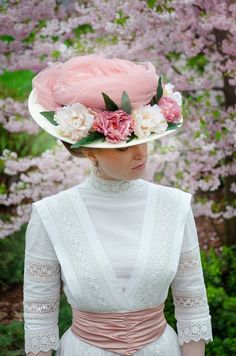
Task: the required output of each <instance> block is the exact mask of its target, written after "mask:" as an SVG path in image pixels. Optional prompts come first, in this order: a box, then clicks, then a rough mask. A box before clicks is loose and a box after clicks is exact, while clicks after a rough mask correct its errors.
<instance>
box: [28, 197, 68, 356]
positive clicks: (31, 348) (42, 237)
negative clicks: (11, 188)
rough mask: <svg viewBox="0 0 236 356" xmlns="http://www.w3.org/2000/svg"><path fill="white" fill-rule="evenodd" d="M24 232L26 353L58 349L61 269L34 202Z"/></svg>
mask: <svg viewBox="0 0 236 356" xmlns="http://www.w3.org/2000/svg"><path fill="white" fill-rule="evenodd" d="M32 207H33V209H32V213H31V217H30V220H29V223H28V226H27V229H26V235H25V242H26V246H25V263H24V285H23V292H24V297H23V307H24V331H25V352H26V353H28V352H33V353H34V354H36V353H38V352H40V351H44V352H46V351H49V350H52V349H53V350H57V348H58V346H59V330H58V314H59V303H60V284H61V279H60V275H61V273H60V272H61V269H60V264H59V262H58V259H57V256H56V254H55V251H54V248H53V245H52V243H51V241H50V239H49V237H48V234H47V232H46V230H45V228H44V226H43V223H42V221H41V219H40V217H39V215H38V213H37V209H36V207H35V206H34V204H32Z"/></svg>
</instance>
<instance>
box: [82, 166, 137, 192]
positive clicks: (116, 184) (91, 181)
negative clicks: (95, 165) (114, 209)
mask: <svg viewBox="0 0 236 356" xmlns="http://www.w3.org/2000/svg"><path fill="white" fill-rule="evenodd" d="M143 182H144V181H143V180H142V179H131V180H111V179H104V178H101V177H99V176H98V175H97V174H96V173H95V171H93V170H92V171H91V173H90V175H89V176H88V177H87V179H86V180H85V181H84V183H83V186H84V187H86V188H88V189H90V190H93V191H95V192H97V193H100V194H102V195H120V194H125V193H128V192H131V191H133V190H135V189H136V188H137V187H139V186H140V185H141V184H143Z"/></svg>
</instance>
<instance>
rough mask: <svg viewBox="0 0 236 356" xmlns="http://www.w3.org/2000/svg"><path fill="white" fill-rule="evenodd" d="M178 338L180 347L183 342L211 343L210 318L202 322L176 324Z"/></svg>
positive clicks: (179, 321) (179, 322)
mask: <svg viewBox="0 0 236 356" xmlns="http://www.w3.org/2000/svg"><path fill="white" fill-rule="evenodd" d="M177 328H178V338H179V343H180V345H183V343H184V342H186V343H187V342H190V341H196V342H197V341H199V340H201V339H203V340H205V342H206V343H208V342H210V341H213V337H212V328H211V317H208V318H207V319H204V320H196V321H186V320H185V321H181V320H178V322H177Z"/></svg>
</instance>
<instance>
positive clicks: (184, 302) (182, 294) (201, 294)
mask: <svg viewBox="0 0 236 356" xmlns="http://www.w3.org/2000/svg"><path fill="white" fill-rule="evenodd" d="M173 301H174V305H175V312H176V316H178V314H181V315H184V314H186V315H189V314H191V313H192V312H193V313H194V314H197V313H209V306H208V301H207V296H206V290H205V286H204V287H201V288H198V289H194V290H177V289H175V290H174V293H173Z"/></svg>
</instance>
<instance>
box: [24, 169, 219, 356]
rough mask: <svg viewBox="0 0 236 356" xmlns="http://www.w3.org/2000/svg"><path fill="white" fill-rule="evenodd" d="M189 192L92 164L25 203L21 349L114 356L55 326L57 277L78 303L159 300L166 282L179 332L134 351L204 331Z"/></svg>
mask: <svg viewBox="0 0 236 356" xmlns="http://www.w3.org/2000/svg"><path fill="white" fill-rule="evenodd" d="M190 201H191V194H189V193H186V192H183V191H181V190H180V189H176V188H170V187H165V186H161V185H156V184H154V183H151V182H147V181H145V180H143V179H136V180H131V181H115V180H112V181H110V180H105V179H102V178H100V177H98V176H97V175H96V174H95V173H94V172H91V174H90V176H89V177H87V179H86V180H85V181H84V182H83V183H81V184H78V185H77V186H75V187H72V188H70V189H68V190H65V191H63V192H60V193H58V194H55V195H53V196H51V197H47V198H44V199H42V200H40V201H38V202H35V203H33V210H32V215H31V218H30V221H29V224H28V227H27V231H26V250H25V269H24V321H25V351H26V352H30V351H32V352H34V353H37V352H39V351H48V350H50V349H54V350H57V352H56V355H57V356H74V355H81V356H84V355H94V356H95V355H96V356H99V355H101V356H106V355H116V354H115V353H112V352H108V351H105V350H103V349H100V348H97V347H95V346H93V345H90V344H88V343H85V342H83V341H82V340H80V339H78V338H77V337H76V336H75V335H74V334H72V332H71V329H70V328H69V329H68V330H67V331H66V332H65V333H64V334H63V336H62V337H61V338H59V332H58V312H59V300H60V286H61V282H62V284H63V289H64V292H65V294H66V296H67V300H68V302H69V303H70V304H71V305H72V306H74V307H77V308H79V309H81V310H86V311H91V312H92V311H96V312H99V311H100V312H106V311H107V312H109V311H122V310H137V309H144V308H148V307H152V306H155V305H160V304H161V303H163V302H164V301H165V299H166V297H167V294H168V289H169V287H171V289H172V293H173V299H174V304H175V317H176V320H177V330H178V335H177V334H176V333H175V331H174V330H173V329H172V328H171V327H170V326H169V325H167V327H166V329H165V331H164V333H163V335H162V336H161V337H160V338H159V339H158V340H156V341H154V342H152V343H150V344H147V345H146V346H144V347H143V348H142V349H141V350H139V351H137V352H135V355H139V356H144V355H168V356H169V355H173V356H180V355H181V348H180V345H182V344H183V343H184V342H189V341H191V340H194V341H199V340H200V339H204V340H205V341H206V342H208V341H210V340H212V332H211V322H210V314H209V307H208V303H207V297H206V290H205V284H204V279H203V273H202V266H201V261H200V253H199V245H198V237H197V230H196V225H195V221H194V217H193V213H192V209H191V205H190Z"/></svg>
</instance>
